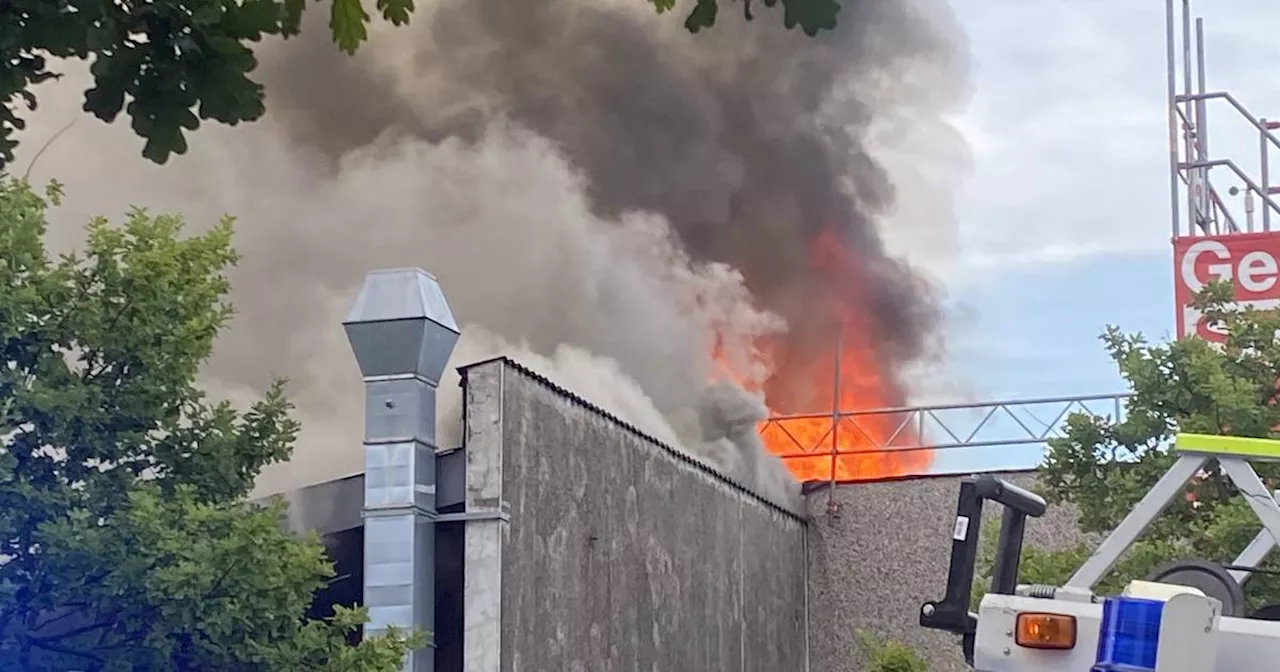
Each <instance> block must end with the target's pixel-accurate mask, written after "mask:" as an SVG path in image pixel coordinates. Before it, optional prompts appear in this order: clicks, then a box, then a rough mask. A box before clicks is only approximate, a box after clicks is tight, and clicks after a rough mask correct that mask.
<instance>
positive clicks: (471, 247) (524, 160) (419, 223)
mask: <svg viewBox="0 0 1280 672" xmlns="http://www.w3.org/2000/svg"><path fill="white" fill-rule="evenodd" d="M87 81H88V80H87V74H86V73H85V71H84V69H83V68H79V67H77V66H75V65H72V66H69V67H68V75H67V76H66V77H65V78H64V79H63V80H60V81H57V82H53V83H50V84H45V85H42V86H41V87H40V88H39V90H38V94H39V96H40V99H41V108H40V111H39V112H38V113H37V114H35V115H33V116H34V118H33V119H32V120H31V125H30V127H29V129H28V131H27V132H26V133H25V134H24V135H23V136H22V140H23V142H24V145H23V147H22V152H21V153H20V155H19V159H18V161H17V162H16V163H15V164H14V167H15V169H16V170H17V171H18V172H21V171H22V170H24V169H25V168H26V166H27V162H29V161H30V160H31V158H32V157H33V156H34V155H35V154H36V153H37V151H38V150H39V149H40V146H41V144H42V143H43V142H44V141H45V140H46V139H48V138H49V137H51V136H53V135H54V134H55V133H56V132H57V131H58V129H59V128H61V127H63V126H64V125H65V124H66V123H67V122H68V121H69V120H72V119H76V120H77V121H76V122H75V123H74V124H73V125H72V126H71V127H70V128H69V129H68V130H67V131H66V132H65V133H64V134H63V135H62V136H61V137H59V138H58V139H57V140H56V141H55V142H53V143H52V144H51V145H50V146H49V147H48V148H47V150H46V151H44V153H43V154H42V155H41V156H40V157H39V160H38V161H37V162H36V163H35V165H34V167H33V168H32V173H31V177H32V179H33V180H34V181H42V180H45V179H48V178H56V179H58V180H60V181H62V182H63V183H64V184H66V186H67V192H68V197H67V200H66V203H65V204H64V206H63V207H61V208H59V209H57V210H56V211H55V212H54V221H53V222H51V225H52V226H51V232H50V243H51V246H52V247H54V248H55V249H60V250H65V249H67V248H69V247H72V246H74V245H76V244H77V243H78V242H79V240H80V237H81V227H82V226H83V224H84V223H85V222H86V221H87V219H88V217H90V216H92V215H97V214H106V215H109V216H119V215H121V214H123V213H124V212H125V210H126V209H127V207H128V206H130V205H139V206H145V207H147V208H148V209H150V210H152V211H164V212H181V213H184V214H185V215H186V217H187V220H188V222H189V223H190V226H191V227H192V229H193V230H199V229H202V228H204V227H206V226H208V225H209V224H211V223H213V222H215V221H216V220H217V219H218V217H220V216H221V215H223V214H224V213H227V214H233V215H235V216H236V217H237V218H238V224H237V242H236V245H237V248H238V249H239V251H240V252H241V254H242V260H241V263H240V266H239V267H238V268H237V269H235V271H234V272H233V273H232V275H231V278H232V282H233V295H232V299H233V301H234V302H235V304H236V306H237V308H238V310H239V315H238V316H237V318H236V320H235V321H234V323H233V324H232V326H231V328H230V329H229V331H228V332H227V333H226V334H225V335H224V336H223V337H221V338H220V339H219V341H218V343H217V345H216V351H215V355H214V357H213V358H212V360H211V361H210V362H209V364H208V366H207V367H206V371H205V374H204V376H203V380H202V384H203V385H204V386H205V387H206V388H207V389H209V390H210V391H211V392H212V393H214V394H217V395H221V396H225V397H229V398H231V399H233V400H236V401H240V402H244V401H247V400H250V399H252V398H254V397H255V396H256V395H257V394H258V393H259V392H260V391H261V389H263V387H264V386H265V385H266V383H267V382H268V381H269V380H270V379H271V377H273V376H275V375H284V376H287V377H289V378H290V379H291V381H292V385H291V388H290V390H291V397H292V398H293V399H294V400H295V402H296V403H297V405H298V417H299V419H300V420H301V421H302V423H303V431H302V435H301V437H300V441H299V443H298V446H297V450H296V452H295V455H294V459H293V460H292V461H291V462H290V463H288V464H284V465H276V466H274V467H272V468H269V469H268V470H267V471H266V472H264V473H263V475H262V477H261V478H260V479H259V482H258V494H266V493H271V492H279V491H282V490H285V489H290V488H296V487H301V486H305V485H308V484H312V483H316V482H320V481H323V480H328V479H332V478H336V477H341V476H345V475H349V474H352V473H356V472H358V471H359V470H360V469H361V459H362V458H361V450H360V437H361V430H362V423H363V419H362V417H361V416H362V411H363V405H362V389H361V385H360V383H359V376H358V372H357V370H356V367H355V364H354V360H353V358H352V356H351V354H350V351H349V349H348V346H347V344H346V341H345V337H344V335H343V333H342V330H341V327H340V322H341V320H342V318H343V317H344V316H345V313H346V310H347V308H348V306H349V303H350V301H351V300H352V299H353V297H354V296H355V293H356V291H357V289H358V287H359V285H360V282H361V280H362V278H363V275H364V273H365V272H366V271H368V270H371V269H374V268H386V267H398V266H421V267H423V268H426V269H428V270H430V271H431V272H433V273H434V274H436V276H437V277H438V278H439V279H440V282H441V284H442V285H443V287H444V289H445V292H446V294H447V296H448V298H449V300H450V303H451V305H452V307H453V309H454V311H455V313H456V315H457V318H458V322H459V323H460V324H462V325H463V331H464V336H463V339H462V341H461V342H460V343H459V346H458V348H457V350H456V352H455V356H454V358H453V361H452V362H451V365H459V364H464V363H468V362H471V361H477V360H480V359H483V358H485V357H488V356H492V355H495V354H505V355H508V356H511V357H512V358H514V359H516V360H517V361H521V362H522V363H525V364H527V365H529V366H530V367H532V368H534V369H535V370H537V371H539V372H540V373H542V374H544V375H546V376H547V377H549V378H551V379H552V380H553V381H555V382H556V383H558V384H560V385H563V386H564V387H566V388H569V389H571V390H573V391H574V392H576V393H578V394H581V395H582V396H584V397H585V398H587V399H589V400H591V401H592V402H594V403H596V404H598V405H600V406H602V407H603V408H605V409H606V410H609V411H610V412H612V413H614V414H616V415H618V416H619V417H621V418H623V419H624V420H626V421H628V422H630V423H632V424H635V425H636V426H638V427H639V428H641V429H642V430H644V431H646V432H648V433H650V434H652V435H654V436H655V437H656V438H659V439H660V440H663V441H666V442H669V443H671V444H673V445H677V446H684V447H685V448H686V449H687V450H689V451H690V452H691V453H694V454H695V455H698V456H700V457H702V458H703V459H704V460H706V461H708V462H710V463H712V464H713V465H715V466H717V467H718V468H720V469H723V470H725V471H726V472H728V473H730V474H731V475H733V476H734V477H736V478H737V479H739V480H741V481H744V482H747V483H756V484H757V488H758V489H760V490H763V491H765V493H764V494H766V495H768V496H771V497H773V498H775V499H779V500H789V499H790V498H792V497H794V494H795V492H796V490H797V485H796V483H794V481H792V480H791V479H790V477H789V475H787V474H786V472H785V469H784V468H783V467H782V465H781V463H780V461H778V460H777V459H776V458H772V457H771V456H766V455H764V454H763V452H762V451H761V449H760V446H759V443H758V440H756V437H755V434H754V431H753V430H752V427H753V424H754V420H755V419H757V418H759V417H762V415H763V408H762V406H761V405H760V404H759V402H758V401H753V400H751V399H750V398H749V397H748V396H747V395H745V394H744V393H742V392H740V391H737V390H732V389H729V388H722V387H712V388H708V387H707V381H709V380H711V379H712V377H713V369H712V362H711V361H710V358H709V356H708V351H709V344H710V342H709V340H708V337H709V334H711V333H712V331H713V330H716V329H720V330H723V331H725V332H728V333H732V334H734V335H735V336H736V337H739V338H740V339H741V340H740V341H735V342H730V343H725V344H722V345H723V346H724V348H725V352H726V355H727V356H728V357H730V358H733V359H734V360H736V361H737V362H738V363H739V364H740V365H742V364H743V363H745V362H750V361H752V355H751V353H750V351H749V347H748V346H747V343H748V342H749V341H750V339H751V338H752V337H753V336H754V335H757V334H760V333H765V332H769V331H773V330H777V329H779V328H780V327H781V325H780V323H779V321H778V320H777V319H776V318H774V317H772V316H770V315H768V314H766V313H764V312H762V311H760V310H758V309H757V308H756V307H754V305H753V303H752V300H751V297H750V295H749V294H748V293H747V292H746V290H745V289H744V288H743V285H742V279H741V277H740V275H739V274H737V273H736V272H735V271H734V270H733V269H730V268H728V267H725V266H722V265H715V264H694V263H691V262H690V261H689V259H688V257H687V256H685V255H684V254H683V253H682V252H681V250H680V249H679V247H678V245H676V244H675V243H674V242H673V239H672V237H671V235H670V231H669V229H668V228H667V225H666V223H665V221H664V220H663V219H661V218H660V217H658V216H655V215H651V214H646V213H629V214H625V215H623V216H622V217H620V218H619V219H618V220H616V221H606V220H602V219H600V218H598V217H595V216H593V215H591V214H590V211H589V208H588V205H587V201H586V199H585V198H584V196H583V190H582V184H581V179H580V177H579V176H578V175H577V174H576V173H575V172H574V170H573V169H572V167H571V166H569V165H568V163H567V162H566V161H565V160H564V159H563V158H562V157H561V156H560V155H559V154H558V153H557V151H556V150H555V148H554V147H553V146H552V145H551V144H550V143H548V142H547V141H545V140H543V139H542V138H539V137H537V136H535V135H533V134H531V133H528V132H526V131H524V130H522V129H520V128H518V127H516V126H513V125H509V124H495V125H493V126H492V127H491V128H490V129H489V130H488V132H487V133H485V134H484V136H483V137H482V138H481V139H480V141H479V142H477V143H475V144H472V145H468V144H464V143H462V142H457V141H444V142H441V143H438V144H429V143H426V142H402V143H397V144H395V145H381V144H375V145H373V146H369V147H366V148H364V149H361V150H359V151H357V152H354V153H352V154H350V155H348V156H347V157H346V158H345V159H344V160H343V162H342V165H341V167H340V169H339V170H338V171H337V172H336V173H335V172H333V171H332V170H328V169H326V170H323V171H321V170H317V169H315V168H314V166H315V165H316V163H315V161H314V158H315V157H313V156H309V155H308V154H306V153H305V152H301V151H299V150H297V149H296V148H295V147H293V146H291V145H289V144H287V143H286V142H285V141H284V140H282V139H281V137H280V135H279V134H278V133H276V132H274V129H273V126H272V123H271V121H270V120H269V119H268V120H266V121H263V122H259V123H257V124H254V125H250V126H241V127H236V128H226V127H220V126H213V125H210V126H206V127H205V128H202V129H201V130H200V131H198V132H197V133H195V134H193V135H192V136H191V138H190V143H191V150H190V153H189V154H188V155H187V156H184V157H175V158H174V159H173V160H171V161H170V163H169V165H167V166H164V167H160V166H155V165H151V164H149V163H148V162H146V161H145V160H144V159H142V158H141V157H140V156H139V150H140V141H139V140H138V139H137V138H136V137H134V136H133V134H132V132H131V131H130V130H129V129H128V127H127V125H125V124H124V123H117V124H114V125H111V126H107V125H104V124H101V123H99V122H97V121H96V120H93V119H90V118H82V113H81V112H80V111H79V104H80V102H81V98H80V96H81V92H82V91H83V89H84V88H85V86H86V83H87ZM740 370H746V369H745V367H741V368H740ZM757 373H758V374H763V373H764V372H763V371H758V372H757ZM454 381H456V378H455V379H454V380H453V381H451V380H446V381H445V382H444V384H442V386H441V400H440V404H441V418H442V426H443V428H444V430H445V436H443V437H442V438H443V439H444V440H443V441H442V443H443V444H444V445H449V443H450V442H451V441H452V442H456V441H457V436H456V430H457V424H456V418H457V407H458V392H457V386H456V384H454ZM451 418H452V419H454V420H450V419H451ZM450 431H452V432H454V434H453V436H449V432H450Z"/></svg>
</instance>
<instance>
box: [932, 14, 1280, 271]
mask: <svg viewBox="0 0 1280 672" xmlns="http://www.w3.org/2000/svg"><path fill="white" fill-rule="evenodd" d="M1202 10H1203V11H1202V13H1203V15H1204V17H1205V23H1206V34H1207V36H1206V43H1207V44H1208V68H1207V70H1208V72H1209V88H1210V89H1220V88H1227V89H1230V90H1232V91H1233V93H1235V94H1236V95H1237V96H1238V97H1240V98H1241V99H1242V100H1244V101H1245V103H1246V105H1247V106H1249V107H1251V108H1253V109H1256V110H1258V111H1259V112H1261V111H1264V110H1273V111H1275V113H1276V116H1280V83H1277V82H1276V81H1275V80H1274V77H1272V75H1271V73H1270V70H1271V69H1272V64H1271V62H1270V61H1271V60H1272V59H1270V52H1272V51H1273V49H1274V48H1273V46H1272V45H1273V43H1274V42H1273V40H1274V35H1273V33H1274V31H1273V30H1272V29H1271V26H1274V25H1276V23H1277V21H1280V6H1277V5H1276V4H1275V3H1272V2H1269V1H1267V0H1227V1H1224V2H1219V3H1213V4H1211V5H1210V4H1208V3H1202ZM957 11H958V12H959V14H960V18H961V21H962V22H963V24H964V25H965V27H966V28H967V30H968V31H969V33H970V37H971V43H972V45H973V47H972V48H973V57H974V68H975V82H976V84H975V86H976V93H975V96H974V100H973V104H972V105H971V106H970V109H969V111H968V113H967V114H965V115H964V117H963V118H962V119H961V120H960V121H959V123H958V126H959V128H960V129H961V131H962V132H963V133H964V134H965V136H966V137H967V139H968V140H969V144H970V145H971V147H972V150H973V155H974V164H975V172H974V177H973V178H972V179H971V180H970V181H969V182H968V183H967V184H966V185H965V188H964V190H963V192H962V194H961V197H960V219H961V232H960V240H961V244H962V249H963V250H964V252H965V255H964V257H963V258H962V259H960V260H959V262H958V265H959V266H960V269H959V270H957V271H956V272H954V273H953V275H952V277H954V278H955V279H956V281H964V280H965V279H971V278H973V277H974V276H975V275H977V274H980V273H984V272H989V271H990V270H992V269H993V268H1022V269H1030V268H1034V267H1037V266H1046V265H1062V264H1072V263H1076V262H1079V261H1080V260H1083V259H1087V258H1089V257H1092V256H1097V255H1112V254H1118V253H1131V252H1142V251H1153V250H1164V249H1168V248H1167V246H1168V244H1169V243H1168V239H1169V236H1170V230H1171V225H1170V224H1171V223H1170V220H1169V191H1168V190H1169V182H1168V180H1169V176H1168V150H1167V137H1168V130H1167V124H1166V117H1165V96H1166V89H1165V87H1166V83H1165V82H1166V80H1165V56H1164V54H1165V51H1164V26H1165V24H1164V11H1163V4H1162V3H1117V2H1105V1H1103V0H1090V1H1085V2H1071V3H1067V2H1034V3H1001V4H998V5H993V4H990V3H957ZM1210 115H1211V117H1210V118H1211V126H1210V130H1211V136H1212V137H1213V138H1214V139H1215V140H1214V144H1213V147H1212V149H1213V150H1214V151H1213V153H1214V154H1215V158H1217V156H1218V155H1221V156H1222V158H1227V157H1230V158H1234V159H1236V160H1237V161H1238V162H1240V163H1241V164H1242V165H1243V166H1244V167H1245V168H1246V170H1249V169H1251V168H1252V167H1253V166H1256V165H1257V150H1256V143H1257V140H1256V135H1255V134H1251V133H1249V132H1248V128H1247V127H1245V126H1243V122H1242V121H1241V120H1240V119H1239V118H1238V117H1235V116H1234V115H1233V114H1231V113H1229V110H1227V109H1225V108H1216V107H1215V108H1211V109H1210ZM1213 179H1214V180H1215V184H1220V185H1221V186H1223V188H1225V185H1229V184H1230V183H1231V180H1228V179H1227V176H1226V175H1225V174H1224V175H1218V174H1216V173H1215V174H1214V176H1213ZM1241 219H1243V217H1241Z"/></svg>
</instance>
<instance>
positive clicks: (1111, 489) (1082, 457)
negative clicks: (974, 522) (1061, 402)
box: [1020, 284, 1280, 608]
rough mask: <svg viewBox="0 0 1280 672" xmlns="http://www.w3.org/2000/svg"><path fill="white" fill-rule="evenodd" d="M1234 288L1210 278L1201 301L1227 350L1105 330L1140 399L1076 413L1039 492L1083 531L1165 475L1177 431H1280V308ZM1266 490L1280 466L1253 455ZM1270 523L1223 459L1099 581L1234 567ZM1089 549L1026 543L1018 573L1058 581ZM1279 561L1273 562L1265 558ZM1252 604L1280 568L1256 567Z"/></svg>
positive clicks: (1053, 451)
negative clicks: (1117, 417)
mask: <svg viewBox="0 0 1280 672" xmlns="http://www.w3.org/2000/svg"><path fill="white" fill-rule="evenodd" d="M1230 300H1231V288H1230V286H1229V285H1225V284H1215V285H1212V286H1210V287H1208V288H1207V289H1206V290H1205V291H1204V292H1202V293H1201V294H1200V295H1199V296H1198V297H1197V298H1196V300H1195V305H1196V306H1197V307H1198V308H1200V309H1201V310H1202V311H1204V313H1205V315H1206V317H1207V318H1208V319H1209V321H1210V322H1216V323H1217V324H1219V325H1221V326H1222V327H1223V328H1224V329H1225V331H1226V333H1227V334H1228V336H1227V339H1226V342H1225V344H1224V345H1223V346H1221V347H1215V346H1213V345H1211V344H1210V343H1208V342H1206V341H1204V340H1202V339H1199V338H1183V339H1178V340H1175V341H1171V342H1165V343H1160V344H1154V345H1153V344H1151V343H1149V342H1148V341H1147V340H1146V339H1145V338H1144V337H1143V336H1142V335H1141V334H1131V335H1127V334H1123V333H1121V332H1120V331H1119V330H1117V329H1115V328H1114V327H1113V328H1108V329H1107V330H1106V332H1105V333H1104V334H1103V336H1102V340H1103V342H1104V343H1105V344H1106V347H1107V350H1108V352H1109V353H1110V354H1111V358H1112V359H1113V360H1114V361H1115V363H1116V365H1117V367H1118V368H1119V371H1120V374H1121V375H1122V376H1123V377H1124V379H1125V380H1126V381H1127V382H1128V384H1129V387H1130V388H1131V390H1132V392H1133V397H1132V398H1131V399H1130V400H1129V403H1128V413H1127V417H1126V418H1125V419H1124V421H1122V422H1115V421H1114V419H1107V418H1100V417H1090V416H1087V415H1075V416H1073V417H1071V418H1070V419H1069V421H1068V425H1067V431H1066V432H1065V436H1064V438H1061V439H1056V440H1052V441H1050V444H1049V450H1048V453H1047V456H1046V460H1045V463H1044V465H1043V469H1042V472H1041V484H1040V488H1039V489H1040V491H1041V492H1042V494H1044V495H1045V496H1046V498H1047V499H1048V501H1049V502H1050V503H1055V504H1061V503H1068V504H1071V505H1073V506H1074V507H1076V509H1077V510H1078V511H1079V516H1080V517H1079V524H1080V527H1081V529H1082V531H1084V532H1086V533H1090V534H1093V535H1095V536H1097V535H1102V534H1105V533H1107V532H1110V531H1111V530H1112V529H1113V528H1114V527H1115V526H1116V525H1117V524H1118V523H1119V522H1120V521H1121V520H1122V519H1123V518H1124V516H1125V515H1126V514H1128V513H1129V511H1130V510H1131V509H1132V508H1133V506H1134V505H1135V504H1137V502H1138V500H1139V499H1140V498H1141V497H1142V496H1143V495H1144V494H1146V492H1147V491H1148V490H1149V489H1150V488H1151V486H1153V485H1154V484H1155V482H1156V481H1157V480H1158V479H1159V478H1160V477H1161V476H1163V475H1164V473H1165V472H1166V471H1167V470H1168V468H1169V467H1170V466H1171V465H1172V464H1173V462H1174V460H1175V459H1176V456H1175V455H1174V454H1173V453H1172V452H1171V450H1170V445H1169V444H1170V441H1171V439H1172V438H1173V436H1174V434H1175V433H1177V432H1180V431H1181V432H1194V433H1201V434H1230V435H1235V436H1246V437H1256V438H1277V437H1278V436H1280V434H1278V432H1277V428H1280V404H1277V403H1276V401H1277V397H1278V396H1280V386H1278V385H1277V381H1280V340H1277V334H1278V333H1280V313H1277V312H1275V311H1258V310H1254V309H1251V308H1250V309H1244V310H1238V309H1232V308H1229V303H1230ZM1253 466H1254V469H1255V470H1256V471H1257V472H1258V475H1259V476H1260V477H1261V478H1262V479H1263V482H1264V483H1266V484H1267V485H1268V487H1270V488H1272V489H1274V488H1275V487H1276V485H1277V483H1278V482H1280V464H1274V463H1271V464H1268V463H1254V465H1253ZM1261 529H1262V524H1261V523H1260V522H1259V521H1258V519H1257V517H1256V516H1255V515H1254V514H1253V512H1252V510H1251V509H1250V508H1249V506H1248V503H1247V502H1246V501H1245V500H1244V498H1243V497H1241V496H1240V495H1239V493H1238V492H1237V491H1236V489H1235V487H1234V486H1233V484H1232V483H1231V481H1230V479H1229V478H1228V477H1227V476H1226V474H1225V473H1224V472H1223V471H1222V470H1221V468H1219V467H1218V466H1217V465H1216V463H1215V464H1212V466H1207V467H1206V469H1205V471H1204V472H1203V473H1202V474H1201V475H1200V476H1198V477H1196V478H1194V479H1193V480H1192V482H1191V483H1190V484H1189V485H1188V487H1187V488H1186V491H1185V493H1184V496H1183V497H1180V498H1176V499H1175V501H1173V502H1172V503H1171V504H1170V505H1169V507H1168V508H1167V509H1166V510H1165V512H1164V513H1163V514H1162V515H1161V516H1160V517H1158V518H1157V519H1156V520H1155V521H1154V522H1153V523H1152V524H1151V525H1150V526H1149V527H1148V528H1147V532H1146V533H1145V534H1144V535H1143V537H1142V538H1140V539H1139V541H1138V542H1136V543H1135V544H1134V546H1133V547H1132V549H1131V550H1130V552H1129V553H1128V554H1127V555H1126V556H1125V557H1124V558H1122V560H1121V561H1120V562H1119V563H1118V564H1117V566H1116V568H1115V569H1114V570H1113V571H1112V572H1111V573H1110V574H1109V575H1108V576H1107V577H1105V578H1104V579H1103V581H1102V582H1100V584H1099V586H1098V587H1097V590H1098V591H1099V592H1102V593H1112V594H1114V593H1116V592H1119V590H1120V589H1121V588H1123V586H1124V584H1125V583H1127V582H1128V581H1130V580H1133V579H1140V578H1143V577H1144V576H1146V575H1147V574H1148V573H1149V572H1151V571H1152V570H1154V569H1155V568H1156V567H1157V566H1159V565H1160V564H1163V563H1165V562H1168V561H1171V560H1181V559H1201V560H1208V561H1211V562H1219V563H1225V564H1230V563H1231V562H1232V560H1233V559H1234V558H1235V556H1236V555H1237V554H1238V553H1239V552H1240V551H1242V550H1244V547H1245V546H1246V545H1247V544H1248V542H1249V541H1250V540H1251V539H1252V538H1253V537H1254V535H1256V534H1257V533H1258V531H1259V530H1261ZM1090 552H1091V548H1089V547H1087V546H1080V547H1076V548H1068V549H1063V550H1057V551H1052V552H1050V551H1045V550H1039V549H1034V548H1028V549H1026V551H1025V553H1024V557H1023V563H1022V572H1021V578H1020V581H1022V582H1023V583H1046V584H1052V585H1059V584H1062V583H1063V582H1065V581H1066V579H1067V578H1068V577H1069V576H1070V575H1071V573H1072V572H1074V571H1075V570H1076V569H1077V568H1079V566H1080V565H1081V563H1082V562H1083V561H1084V560H1085V559H1086V558H1088V556H1089V553H1090ZM1261 569H1263V570H1266V571H1275V570H1277V569H1280V562H1277V561H1276V558H1275V556H1274V554H1273V556H1272V559H1271V560H1269V561H1268V562H1267V563H1265V564H1264V565H1262V566H1261ZM1245 595H1246V597H1247V599H1248V602H1249V604H1250V607H1251V608H1256V607H1257V606H1259V605H1260V604H1269V603H1275V602H1280V576H1277V575H1275V574H1268V573H1257V574H1255V575H1253V576H1252V577H1251V578H1250V579H1249V580H1248V582H1247V583H1246V584H1245Z"/></svg>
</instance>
